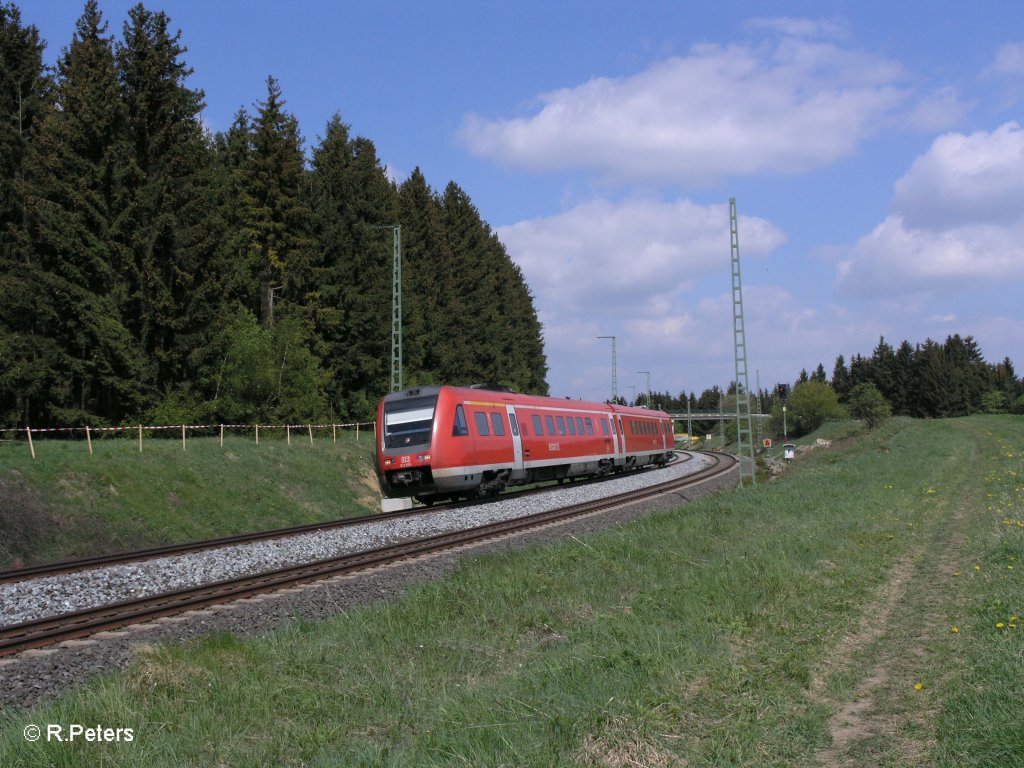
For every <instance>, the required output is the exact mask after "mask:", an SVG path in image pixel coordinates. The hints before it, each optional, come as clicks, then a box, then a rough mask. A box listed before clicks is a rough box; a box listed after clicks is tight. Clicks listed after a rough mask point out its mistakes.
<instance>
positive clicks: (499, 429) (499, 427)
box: [491, 413, 505, 437]
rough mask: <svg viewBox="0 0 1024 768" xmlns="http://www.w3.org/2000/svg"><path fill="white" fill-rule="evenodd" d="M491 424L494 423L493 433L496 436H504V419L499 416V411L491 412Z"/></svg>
mask: <svg viewBox="0 0 1024 768" xmlns="http://www.w3.org/2000/svg"><path fill="white" fill-rule="evenodd" d="M491 424H493V425H494V434H496V435H497V436H498V437H504V436H505V420H504V419H503V418H501V414H500V413H492V414H491Z"/></svg>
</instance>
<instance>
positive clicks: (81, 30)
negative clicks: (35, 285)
mask: <svg viewBox="0 0 1024 768" xmlns="http://www.w3.org/2000/svg"><path fill="white" fill-rule="evenodd" d="M106 29H107V25H106V22H104V21H103V18H102V15H101V14H100V12H99V9H98V7H97V4H96V2H95V0H89V2H87V3H86V6H85V11H84V12H83V14H82V16H81V18H80V19H79V20H78V22H77V24H76V28H75V34H74V36H73V38H72V41H71V45H70V46H69V47H68V48H67V49H66V51H65V53H64V55H63V56H61V58H60V60H59V62H58V64H57V79H56V83H55V87H54V106H53V107H52V108H50V109H49V110H48V111H47V113H46V115H45V117H44V118H43V119H42V121H41V123H40V127H39V133H38V136H37V137H36V139H35V141H33V143H32V145H31V147H30V150H29V153H28V156H27V157H26V161H25V175H26V182H25V204H26V238H27V242H28V248H29V249H30V253H31V259H32V266H33V267H36V268H38V277H39V278H40V280H41V283H40V285H39V295H41V296H48V297H49V298H48V301H47V305H46V306H42V307H39V321H38V323H37V324H36V325H35V327H34V329H33V330H34V333H35V334H36V335H39V336H43V337H45V338H46V339H48V340H49V341H52V342H53V344H52V345H50V346H49V357H48V362H49V365H50V366H51V376H52V379H51V381H55V382H58V383H57V384H56V385H54V387H53V388H51V389H50V391H49V392H48V393H47V395H46V399H47V402H48V407H47V413H46V415H45V416H44V418H46V419H48V420H54V421H58V422H63V423H76V422H78V423H80V422H82V421H87V420H89V419H90V417H91V416H93V415H95V416H99V417H100V418H108V419H115V420H116V419H119V418H120V417H121V416H123V415H124V414H126V413H131V412H134V411H137V410H138V408H139V407H140V406H141V405H142V404H143V403H144V401H145V395H146V391H147V387H146V382H147V381H148V380H150V378H151V377H150V376H149V372H148V371H147V370H146V366H145V361H144V358H143V356H142V354H141V350H140V349H139V348H138V346H137V345H136V344H135V342H134V340H133V339H132V337H131V335H130V334H129V333H128V331H127V330H126V328H125V326H124V324H123V322H122V317H121V313H120V308H119V305H118V302H117V301H116V300H115V297H118V296H119V295H121V294H122V289H123V281H122V280H121V279H120V275H122V274H124V271H125V266H126V264H127V262H128V259H127V257H126V256H127V253H126V250H125V248H124V247H123V244H122V241H121V239H120V237H119V235H121V234H122V233H123V231H124V226H125V210H126V194H127V190H126V186H125V183H124V182H125V177H126V174H127V172H128V168H129V155H130V148H129V145H128V143H127V141H126V131H125V112H124V108H123V104H122V102H121V100H120V97H119V92H118V82H117V76H116V70H115V65H114V53H113V47H112V42H111V39H110V38H109V37H107V36H106Z"/></svg>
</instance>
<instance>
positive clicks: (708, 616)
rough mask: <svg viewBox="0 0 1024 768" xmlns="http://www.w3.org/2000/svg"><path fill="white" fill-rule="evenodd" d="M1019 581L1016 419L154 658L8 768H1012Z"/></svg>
mask: <svg viewBox="0 0 1024 768" xmlns="http://www.w3.org/2000/svg"><path fill="white" fill-rule="evenodd" d="M1022 571H1024V419H1021V418H1018V417H973V418H969V419H958V420H949V421H910V420H906V419H895V420H892V421H890V422H889V423H887V424H886V425H885V426H884V427H882V428H881V429H880V430H879V431H878V432H876V433H872V434H868V435H862V436H861V437H859V438H857V439H856V440H853V441H848V442H846V443H845V444H844V445H843V446H842V447H841V448H834V449H822V450H818V451H814V452H812V453H811V454H809V455H808V456H807V457H806V458H805V459H802V460H799V461H797V462H796V463H795V464H794V466H792V467H791V468H790V470H789V471H788V472H787V473H786V475H784V476H783V477H782V478H781V479H779V480H777V481H774V482H772V483H766V484H760V485H758V486H757V487H756V488H753V489H745V490H735V491H729V492H725V493H722V494H719V495H717V496H715V497H712V498H708V499H705V500H702V501H700V502H696V503H693V504H691V505H689V506H687V507H685V508H682V509H680V510H676V511H669V512H664V513H659V514H656V515H653V516H650V517H648V518H645V519H644V520H642V521H640V522H638V523H635V524H632V525H630V526H626V527H624V528H621V529H616V530H611V531H608V532H605V533H602V534H599V535H594V536H590V537H586V538H579V539H568V540H566V541H565V542H564V543H560V544H556V545H547V546H534V547H531V548H528V549H526V550H524V551H521V552H516V553H511V554H501V555H488V556H484V557H481V558H477V559H474V560H471V561H468V562H466V563H465V564H464V565H463V566H462V567H461V568H460V569H458V570H457V571H456V572H455V573H454V574H453V575H451V576H450V577H448V578H446V579H444V580H442V581H439V582H436V583H431V584H426V585H423V586H419V587H416V588H414V589H411V590H410V591H409V592H408V593H407V594H406V595H405V596H404V597H403V598H402V599H401V600H398V601H396V602H394V603H391V604H387V605H379V606H369V607H366V608H363V609H360V610H356V611H350V612H349V613H348V614H347V615H344V616H339V617H338V618H336V619H334V620H332V621H329V622H324V623H321V624H317V625H296V626H294V627H292V628H290V629H288V630H285V631H281V632H279V633H277V634H274V635H272V636H269V637H266V638H262V639H259V640H252V641H242V640H238V639H235V638H233V637H229V636H216V637H211V638H209V639H207V640H205V641H202V642H199V643H196V644H193V645H190V646H188V647H166V648H160V649H157V650H154V651H152V652H149V653H146V654H145V655H144V656H142V657H141V658H140V659H139V660H138V662H137V663H136V664H135V666H134V667H132V668H131V669H130V670H128V671H126V672H124V673H120V674H116V675H112V676H108V677H105V678H103V679H101V680H94V681H92V682H90V683H89V684H88V685H87V686H86V687H85V688H84V689H82V690H81V691H79V692H76V693H74V694H71V695H69V696H67V697H66V698H65V699H64V700H62V701H60V702H58V703H55V704H53V705H51V706H48V707H45V708H44V709H41V710H39V711H34V712H27V713H10V712H9V713H5V714H3V715H0V765H4V766H7V765H25V766H36V765H51V764H52V765H60V766H93V765H100V764H102V765H104V766H129V765H130V766H135V765H140V766H141V765H147V766H148V765H153V766H207V765H214V766H324V767H326V766H337V765H345V766H378V765H395V766H502V765H504V766H638V765H643V766H705V765H733V766H786V767H787V768H788V767H789V766H826V767H830V766H846V765H856V766H872V767H873V766H893V767H896V766H915V765H929V766H932V765H934V766H943V767H945V766H979V767H980V766H986V767H989V766H1021V765H1024V729H1022V728H1021V727H1020V724H1021V722H1022V720H1024V698H1022V696H1024V694H1022V692H1024V662H1022V657H1024V623H1022V620H1024V589H1022V586H1024V584H1022V582H1021V579H1022V578H1024V573H1022ZM0 675H2V670H0ZM30 723H36V724H39V723H85V724H103V725H107V726H112V727H130V728H133V730H134V733H135V739H134V741H133V742H131V743H120V744H103V745H101V744H86V743H78V744H74V745H69V744H66V743H64V744H59V743H44V742H38V743H35V744H30V743H28V742H26V740H25V739H24V736H23V728H24V727H25V726H26V724H30Z"/></svg>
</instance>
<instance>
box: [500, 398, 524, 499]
mask: <svg viewBox="0 0 1024 768" xmlns="http://www.w3.org/2000/svg"><path fill="white" fill-rule="evenodd" d="M505 412H506V413H507V414H508V425H509V428H510V430H511V432H512V453H513V464H512V479H513V480H520V479H522V478H524V477H526V467H525V466H523V437H522V435H521V434H519V419H517V418H516V407H515V406H514V405H512V404H511V403H506V404H505Z"/></svg>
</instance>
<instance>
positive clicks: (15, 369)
mask: <svg viewBox="0 0 1024 768" xmlns="http://www.w3.org/2000/svg"><path fill="white" fill-rule="evenodd" d="M44 48H45V43H44V42H42V40H41V39H40V37H39V31H38V30H37V29H36V28H35V27H34V26H27V27H26V26H22V23H21V12H20V11H19V10H18V8H17V6H15V5H14V4H0V116H2V119H0V360H2V361H3V364H2V365H0V423H4V424H12V423H13V424H19V425H20V424H25V423H28V422H30V421H31V422H32V423H36V422H38V421H39V419H40V416H41V414H42V412H43V409H44V408H45V403H46V399H47V393H48V392H49V390H50V389H51V388H52V387H53V386H54V385H55V382H54V381H53V375H52V368H51V365H52V363H51V362H50V360H51V358H52V357H53V356H54V354H56V352H57V350H56V349H55V348H54V346H53V343H52V340H51V339H48V338H47V337H46V336H45V335H44V334H43V329H42V328H41V327H40V324H39V319H38V318H39V314H40V308H45V307H47V306H48V305H49V304H51V302H52V300H51V298H50V296H49V293H48V291H47V290H46V289H45V287H44V282H45V281H44V279H43V276H42V275H40V274H39V267H38V265H37V264H36V263H35V260H34V259H33V258H32V255H31V251H30V250H29V249H28V248H27V243H26V236H27V230H26V224H27V221H26V210H25V205H24V201H25V158H26V155H27V153H28V151H29V148H30V146H31V144H32V142H33V141H34V139H35V136H36V134H37V132H38V128H39V123H40V121H41V119H42V116H43V114H44V113H45V110H46V108H47V96H48V90H49V80H48V78H47V77H46V75H45V71H44V68H43V50H44Z"/></svg>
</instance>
